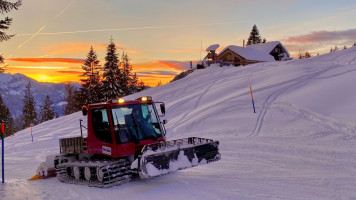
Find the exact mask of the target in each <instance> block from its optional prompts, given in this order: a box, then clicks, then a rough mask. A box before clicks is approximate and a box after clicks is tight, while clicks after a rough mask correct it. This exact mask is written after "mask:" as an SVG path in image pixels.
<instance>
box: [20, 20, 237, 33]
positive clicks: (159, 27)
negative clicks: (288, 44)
mask: <svg viewBox="0 0 356 200" xmlns="http://www.w3.org/2000/svg"><path fill="white" fill-rule="evenodd" d="M234 23H237V22H225V23H208V24H185V25H170V26H146V27H131V28H111V29H94V30H83V31H63V32H49V33H38V34H39V35H61V34H75V33H91V32H106V31H130V30H147V29H165V28H182V27H196V26H210V25H224V24H234ZM28 35H32V34H30V33H24V34H17V36H28Z"/></svg>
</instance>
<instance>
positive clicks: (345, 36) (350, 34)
mask: <svg viewBox="0 0 356 200" xmlns="http://www.w3.org/2000/svg"><path fill="white" fill-rule="evenodd" d="M355 38H356V29H350V30H344V31H313V32H311V33H309V34H305V35H299V36H292V37H288V38H286V39H283V41H285V42H287V43H313V42H327V41H339V40H346V41H353V40H355Z"/></svg>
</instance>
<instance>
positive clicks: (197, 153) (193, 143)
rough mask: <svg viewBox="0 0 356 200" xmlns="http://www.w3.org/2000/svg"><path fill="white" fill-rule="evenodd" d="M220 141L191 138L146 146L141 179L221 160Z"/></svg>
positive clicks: (140, 164)
mask: <svg viewBox="0 0 356 200" xmlns="http://www.w3.org/2000/svg"><path fill="white" fill-rule="evenodd" d="M220 158H221V155H220V153H219V141H213V140H211V139H205V138H198V137H190V138H183V139H178V140H171V141H166V142H163V141H162V142H160V143H155V144H150V145H146V146H145V147H144V148H143V149H142V154H141V157H140V158H139V161H138V164H139V166H138V173H139V175H140V178H142V179H145V178H151V177H155V176H159V175H163V174H167V173H170V172H175V171H178V170H182V169H186V168H190V167H195V166H198V165H202V164H206V163H210V162H214V161H218V160H220Z"/></svg>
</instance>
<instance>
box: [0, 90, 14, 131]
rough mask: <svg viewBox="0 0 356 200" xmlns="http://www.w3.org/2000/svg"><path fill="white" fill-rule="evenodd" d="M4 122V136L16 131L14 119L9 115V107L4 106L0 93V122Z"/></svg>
mask: <svg viewBox="0 0 356 200" xmlns="http://www.w3.org/2000/svg"><path fill="white" fill-rule="evenodd" d="M2 122H3V123H5V130H6V131H5V133H6V136H9V135H12V134H13V133H15V132H16V127H15V125H14V119H13V118H12V117H11V115H10V111H9V109H8V108H7V107H6V105H5V103H4V101H3V99H2V97H1V95H0V123H2Z"/></svg>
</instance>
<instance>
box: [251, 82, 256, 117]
mask: <svg viewBox="0 0 356 200" xmlns="http://www.w3.org/2000/svg"><path fill="white" fill-rule="evenodd" d="M250 91H251V99H252V106H253V113H256V110H255V101H254V100H253V95H252V87H251V86H250Z"/></svg>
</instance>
